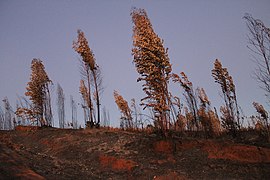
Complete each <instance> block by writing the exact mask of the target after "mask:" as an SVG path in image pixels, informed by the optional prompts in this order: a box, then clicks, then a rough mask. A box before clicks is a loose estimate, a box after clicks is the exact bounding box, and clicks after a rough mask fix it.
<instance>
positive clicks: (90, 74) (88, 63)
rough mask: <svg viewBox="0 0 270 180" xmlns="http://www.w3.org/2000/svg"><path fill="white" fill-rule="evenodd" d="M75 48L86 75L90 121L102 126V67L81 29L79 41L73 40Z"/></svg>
mask: <svg viewBox="0 0 270 180" xmlns="http://www.w3.org/2000/svg"><path fill="white" fill-rule="evenodd" d="M73 49H74V50H75V51H76V52H77V53H78V54H80V56H81V58H82V62H83V68H82V75H83V76H84V77H85V79H86V82H87V87H86V88H87V94H88V97H87V98H88V100H87V101H89V103H88V104H87V105H88V108H89V112H90V114H89V123H90V124H92V125H95V126H96V127H99V126H100V91H101V87H102V85H101V82H102V81H101V80H102V77H101V73H100V68H99V66H98V65H97V64H96V59H95V57H94V54H93V52H92V50H91V49H90V48H89V45H88V41H87V39H86V38H85V36H84V33H83V32H82V31H81V30H78V39H77V41H74V42H73ZM91 86H92V87H93V88H94V91H93V92H94V93H93V94H94V97H95V102H96V107H97V121H96V122H94V109H93V106H92V103H93V102H92V101H93V98H92V89H91ZM92 125H91V126H92Z"/></svg>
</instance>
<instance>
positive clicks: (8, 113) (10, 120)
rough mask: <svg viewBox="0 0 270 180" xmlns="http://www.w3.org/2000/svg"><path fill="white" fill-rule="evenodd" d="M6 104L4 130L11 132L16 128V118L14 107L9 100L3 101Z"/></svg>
mask: <svg viewBox="0 0 270 180" xmlns="http://www.w3.org/2000/svg"><path fill="white" fill-rule="evenodd" d="M3 102H4V130H11V129H13V128H14V124H15V122H14V121H15V117H14V116H13V114H14V113H13V112H12V107H11V105H10V103H9V101H8V98H7V97H5V98H4V99H3Z"/></svg>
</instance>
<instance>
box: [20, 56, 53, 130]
mask: <svg viewBox="0 0 270 180" xmlns="http://www.w3.org/2000/svg"><path fill="white" fill-rule="evenodd" d="M31 70H32V73H31V77H30V82H28V85H27V87H26V90H27V91H26V93H25V95H26V96H29V97H30V100H31V101H32V104H31V107H30V108H31V109H28V108H22V107H20V108H18V109H17V111H16V115H18V116H27V118H28V119H31V120H32V121H35V122H36V124H37V125H40V126H52V121H51V117H50V115H49V116H48V114H47V113H48V112H47V111H50V112H49V113H51V103H50V91H49V88H48V87H49V84H50V83H51V82H52V81H51V80H50V79H49V77H48V75H47V73H46V71H45V67H44V65H43V63H42V61H41V60H39V59H33V60H32V63H31ZM46 118H47V119H46Z"/></svg>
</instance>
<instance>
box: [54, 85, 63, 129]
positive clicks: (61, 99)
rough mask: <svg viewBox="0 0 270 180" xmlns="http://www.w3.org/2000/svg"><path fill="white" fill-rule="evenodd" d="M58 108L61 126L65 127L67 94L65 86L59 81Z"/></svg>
mask: <svg viewBox="0 0 270 180" xmlns="http://www.w3.org/2000/svg"><path fill="white" fill-rule="evenodd" d="M56 91H57V92H56V93H57V100H56V102H57V109H58V118H59V127H60V128H62V129H64V128H65V95H64V91H63V88H62V87H61V85H60V84H59V83H57V90H56Z"/></svg>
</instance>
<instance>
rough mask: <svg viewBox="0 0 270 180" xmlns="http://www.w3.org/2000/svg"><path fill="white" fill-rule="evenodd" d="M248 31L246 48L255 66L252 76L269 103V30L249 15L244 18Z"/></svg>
mask: <svg viewBox="0 0 270 180" xmlns="http://www.w3.org/2000/svg"><path fill="white" fill-rule="evenodd" d="M244 19H245V20H246V24H247V27H248V30H249V36H248V44H249V46H248V48H249V49H250V50H251V51H252V52H253V60H254V62H255V63H256V65H257V68H256V69H255V72H254V75H255V78H256V80H257V81H258V82H259V84H260V87H261V88H262V89H263V90H264V91H265V95H266V96H267V98H268V100H269V101H270V28H269V27H266V26H265V24H264V23H263V22H262V21H261V20H260V19H254V18H253V17H252V16H251V15H250V14H246V15H245V16H244Z"/></svg>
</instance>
